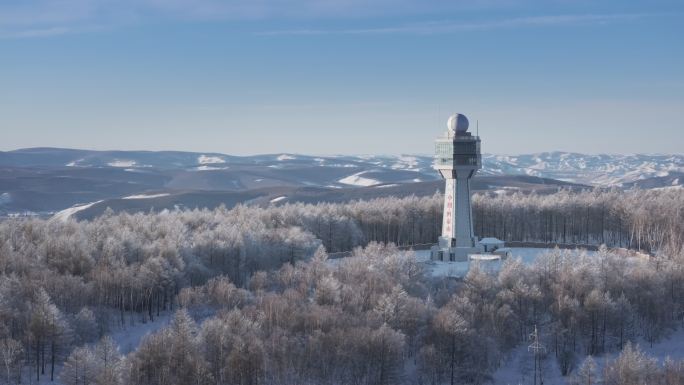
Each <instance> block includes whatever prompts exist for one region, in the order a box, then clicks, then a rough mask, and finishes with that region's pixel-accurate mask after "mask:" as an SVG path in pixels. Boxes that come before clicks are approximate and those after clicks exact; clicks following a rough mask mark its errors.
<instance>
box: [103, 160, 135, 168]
mask: <svg viewBox="0 0 684 385" xmlns="http://www.w3.org/2000/svg"><path fill="white" fill-rule="evenodd" d="M136 165H137V164H136V162H135V161H134V160H126V159H115V160H113V161H111V162H109V163H107V166H110V167H135V166H136Z"/></svg>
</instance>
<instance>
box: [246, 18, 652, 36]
mask: <svg viewBox="0 0 684 385" xmlns="http://www.w3.org/2000/svg"><path fill="white" fill-rule="evenodd" d="M648 16H651V15H649V14H636V13H635V14H608V15H597V14H589V15H587V14H585V15H549V16H531V17H518V18H509V19H499V20H485V21H477V22H449V21H433V22H426V23H411V24H402V25H398V26H388V27H378V28H352V29H288V30H276V31H265V32H259V33H257V34H258V35H263V36H275V35H370V34H377V35H381V34H421V35H430V34H446V33H454V32H460V31H477V30H492V29H502V28H519V27H545V26H574V25H594V24H608V23H615V22H626V21H634V20H639V19H643V18H646V17H648Z"/></svg>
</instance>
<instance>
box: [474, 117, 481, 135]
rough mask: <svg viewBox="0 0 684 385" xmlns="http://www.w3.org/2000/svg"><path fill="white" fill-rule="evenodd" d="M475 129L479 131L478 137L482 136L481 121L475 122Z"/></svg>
mask: <svg viewBox="0 0 684 385" xmlns="http://www.w3.org/2000/svg"><path fill="white" fill-rule="evenodd" d="M475 127H476V130H477V134H476V135H477V136H480V119H477V120H475Z"/></svg>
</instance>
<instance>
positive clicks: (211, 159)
mask: <svg viewBox="0 0 684 385" xmlns="http://www.w3.org/2000/svg"><path fill="white" fill-rule="evenodd" d="M197 163H199V164H216V163H226V161H225V160H224V159H223V158H221V157H219V156H209V155H204V154H202V155H200V156H199V157H198V158H197Z"/></svg>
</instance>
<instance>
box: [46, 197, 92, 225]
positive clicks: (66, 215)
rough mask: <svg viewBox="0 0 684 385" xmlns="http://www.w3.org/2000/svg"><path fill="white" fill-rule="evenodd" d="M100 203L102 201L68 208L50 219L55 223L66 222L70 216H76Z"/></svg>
mask: <svg viewBox="0 0 684 385" xmlns="http://www.w3.org/2000/svg"><path fill="white" fill-rule="evenodd" d="M100 202H102V201H101V200H99V201H97V202H92V203H87V204H84V205H78V206H74V207H69V208H68V209H64V210H62V211H58V212H56V213H55V215H53V216H52V218H51V219H53V220H56V221H62V222H66V221H68V220H69V218H71V216H72V215H74V214H76V213H77V212H79V211H83V210H85V209H87V208H89V207H91V206H93V205H96V204H98V203H100Z"/></svg>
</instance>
